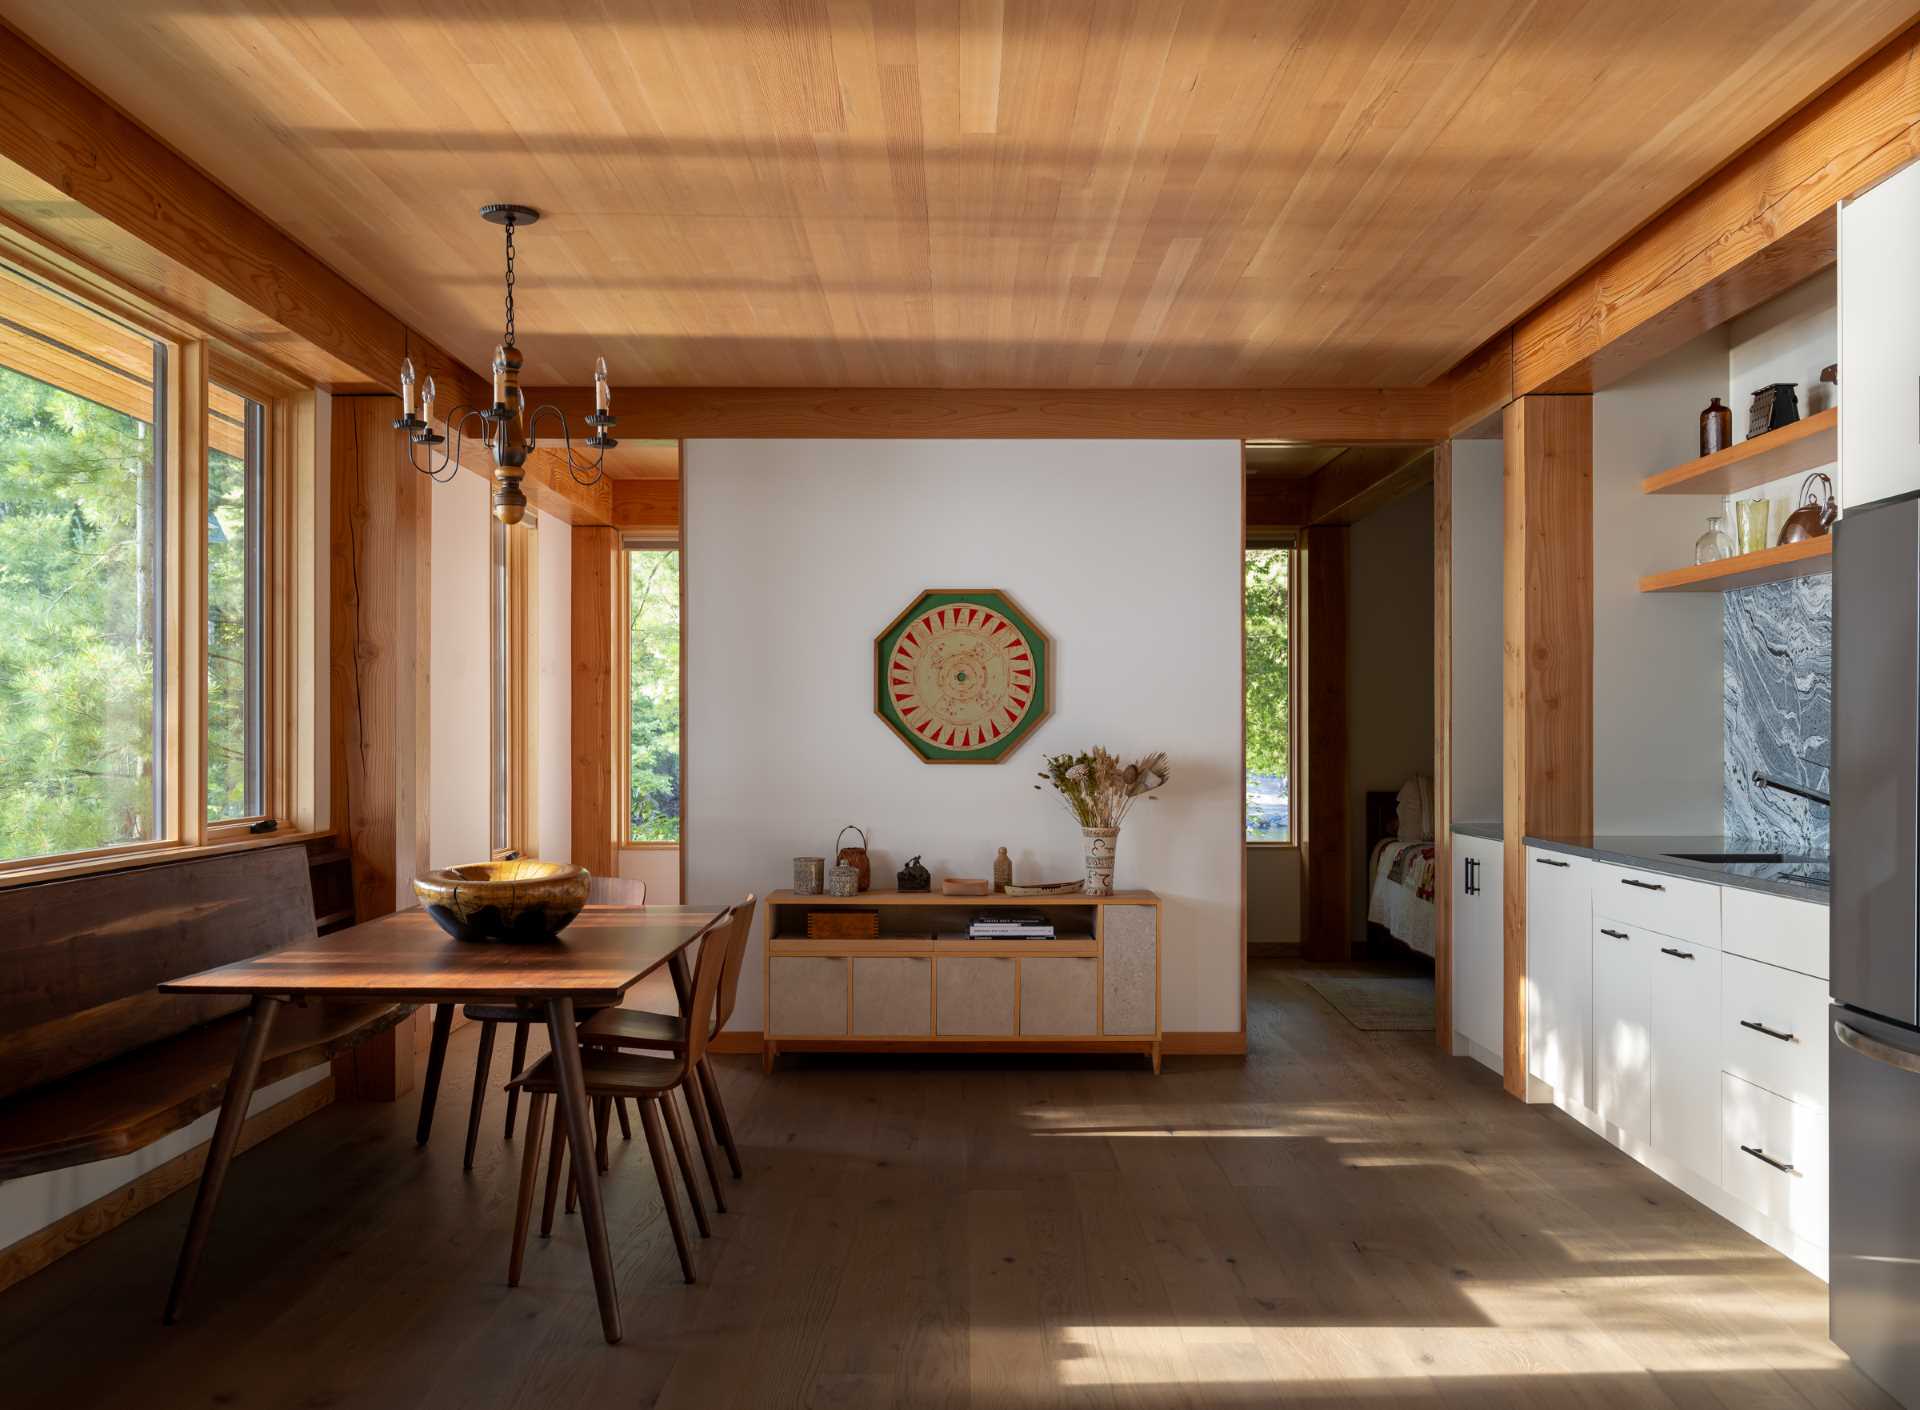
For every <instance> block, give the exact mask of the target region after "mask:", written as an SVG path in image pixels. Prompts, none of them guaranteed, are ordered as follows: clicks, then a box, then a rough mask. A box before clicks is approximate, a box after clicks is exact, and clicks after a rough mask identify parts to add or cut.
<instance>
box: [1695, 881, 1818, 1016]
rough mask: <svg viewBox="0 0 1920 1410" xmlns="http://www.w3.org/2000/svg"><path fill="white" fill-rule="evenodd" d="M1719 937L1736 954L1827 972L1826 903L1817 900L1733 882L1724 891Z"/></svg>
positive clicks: (1785, 966) (1806, 971) (1784, 966)
mask: <svg viewBox="0 0 1920 1410" xmlns="http://www.w3.org/2000/svg"><path fill="white" fill-rule="evenodd" d="M1720 937H1721V938H1720V948H1721V949H1723V950H1727V951H1729V952H1731V953H1733V954H1736V955H1745V956H1747V958H1749V959H1755V960H1760V961H1761V962H1763V963H1765V964H1772V965H1779V966H1780V967H1781V968H1782V969H1797V970H1799V971H1800V973H1802V974H1812V975H1817V976H1818V977H1819V978H1821V979H1825V978H1826V977H1827V908H1826V907H1825V906H1822V905H1819V904H1818V903H1816V902H1813V901H1792V900H1789V899H1787V898H1786V897H1785V896H1769V895H1766V894H1765V893H1764V892H1760V891H1744V890H1741V889H1740V888H1738V887H1734V886H1729V887H1727V888H1726V889H1725V890H1724V891H1722V893H1721V896H1720ZM1822 992H1823V993H1824V992H1825V991H1824V990H1823V991H1822Z"/></svg>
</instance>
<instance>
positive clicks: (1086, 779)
mask: <svg viewBox="0 0 1920 1410" xmlns="http://www.w3.org/2000/svg"><path fill="white" fill-rule="evenodd" d="M1171 774H1172V767H1171V766H1170V765H1169V764H1168V763H1167V756H1166V755H1165V754H1162V753H1153V754H1148V755H1146V756H1145V757H1143V758H1140V759H1136V760H1135V761H1134V762H1133V763H1131V764H1122V763H1121V762H1120V761H1119V760H1118V759H1116V758H1114V756H1113V755H1111V754H1109V753H1108V752H1107V751H1106V750H1104V749H1102V748H1100V747H1099V746H1098V745H1095V746H1094V747H1093V748H1092V749H1090V750H1088V751H1087V752H1086V753H1084V754H1049V755H1048V756H1047V767H1046V771H1045V772H1043V773H1042V774H1041V775H1040V777H1041V778H1043V779H1045V780H1047V782H1048V783H1051V784H1052V785H1053V787H1054V790H1055V791H1056V792H1057V793H1058V794H1059V795H1060V799H1061V801H1062V803H1064V804H1065V806H1066V809H1067V811H1068V812H1069V813H1071V814H1073V818H1074V821H1076V822H1077V823H1079V824H1080V826H1082V827H1096V828H1102V827H1118V826H1120V820H1121V819H1122V818H1124V817H1125V816H1126V815H1127V809H1129V808H1131V807H1132V806H1133V800H1134V799H1136V798H1145V797H1146V796H1147V795H1148V794H1150V793H1152V792H1153V791H1154V790H1155V789H1156V788H1159V787H1160V786H1161V785H1162V784H1164V783H1165V782H1166V781H1167V779H1168V778H1169V777H1170V776H1171ZM1034 788H1035V790H1037V791H1039V792H1043V793H1044V792H1045V791H1046V790H1045V789H1044V788H1042V787H1041V786H1040V785H1039V784H1037V783H1036V784H1035V785H1034ZM1149 801H1150V802H1158V801H1159V800H1158V799H1149Z"/></svg>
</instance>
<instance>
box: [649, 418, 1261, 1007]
mask: <svg viewBox="0 0 1920 1410" xmlns="http://www.w3.org/2000/svg"><path fill="white" fill-rule="evenodd" d="M684 474H685V496H686V499H685V505H686V507H685V521H684V522H685V526H686V528H685V534H686V549H687V560H686V571H687V580H686V581H687V612H686V622H685V627H684V630H685V632H686V658H685V659H686V682H687V685H686V689H687V721H686V750H687V773H686V778H687V790H686V798H687V804H686V808H687V819H686V826H687V833H686V854H687V879H688V892H689V895H690V897H691V898H692V899H693V900H696V901H699V902H702V903H705V902H719V901H725V900H729V899H732V898H735V897H737V896H739V895H741V894H742V893H743V892H746V891H749V890H752V891H756V892H760V893H763V894H764V893H765V892H767V891H768V890H771V889H773V888H775V887H779V886H785V885H787V884H788V883H789V881H790V879H791V871H792V867H791V859H792V858H793V857H794V856H796V855H820V854H822V853H824V852H825V851H826V850H827V848H828V846H829V845H830V843H831V842H832V840H833V836H834V833H835V831H836V830H837V829H838V828H839V827H840V826H841V824H843V823H847V822H857V823H859V824H861V825H862V826H864V827H866V828H867V829H868V831H869V835H870V837H871V839H872V845H873V848H874V851H875V858H874V871H875V874H876V875H877V876H879V877H882V878H886V877H890V876H891V875H892V873H893V872H894V871H895V870H896V869H897V868H898V867H899V866H900V864H901V863H902V862H903V861H904V860H905V859H906V858H907V857H908V856H909V855H911V854H913V853H921V854H923V855H924V856H925V858H926V862H927V865H928V866H929V867H930V868H931V869H932V870H933V871H934V873H935V875H936V876H938V875H940V874H942V873H949V874H952V873H959V874H965V875H973V876H980V875H985V874H986V871H987V869H988V867H989V865H990V864H991V862H992V858H993V853H994V849H995V847H998V846H1005V847H1007V848H1008V849H1009V851H1010V852H1011V853H1012V855H1013V859H1014V867H1015V875H1016V876H1023V877H1036V878H1037V877H1048V878H1057V877H1065V876H1075V875H1078V874H1079V873H1080V871H1081V870H1082V853H1081V839H1080V834H1079V829H1078V828H1077V827H1076V826H1075V825H1074V824H1073V823H1072V822H1071V820H1070V819H1068V818H1067V817H1066V815H1065V814H1064V813H1063V812H1062V811H1061V810H1060V808H1059V806H1058V805H1057V803H1056V802H1055V801H1054V800H1053V799H1051V798H1050V797H1047V796H1044V795H1042V794H1040V793H1037V792H1035V791H1034V789H1033V784H1034V783H1035V782H1036V780H1035V778H1034V774H1035V772H1036V771H1037V770H1038V769H1039V768H1040V764H1041V755H1042V754H1044V753H1049V752H1061V751H1064V750H1068V749H1076V750H1077V749H1081V748H1085V747H1088V746H1090V745H1094V744H1105V745H1106V746H1107V747H1108V748H1110V749H1113V750H1115V751H1116V752H1120V753H1140V752H1145V751H1147V750H1152V749H1164V750H1166V751H1167V753H1168V754H1169V755H1170V756H1171V758H1172V762H1173V782H1172V783H1171V784H1170V785H1169V787H1168V788H1167V789H1166V790H1165V798H1164V801H1162V802H1160V803H1157V804H1141V805H1139V806H1137V807H1136V808H1135V809H1134V811H1133V814H1132V816H1131V817H1130V818H1129V819H1128V822H1127V827H1126V831H1125V833H1124V834H1123V835H1122V837H1121V840H1120V851H1119V873H1118V882H1119V884H1120V885H1122V886H1145V887H1150V888H1152V889H1154V890H1156V891H1158V892H1160V893H1161V894H1162V896H1163V897H1165V899H1166V915H1165V928H1164V937H1165V950H1164V954H1163V964H1162V1018H1163V1022H1164V1025H1165V1027H1166V1028H1168V1029H1170V1030H1205V1031H1222V1030H1234V1029H1238V1028H1239V1026H1240V1020H1241V1003H1240V970H1241V950H1240V865H1241V853H1242V849H1243V836H1244V827H1245V820H1244V818H1243V815H1242V807H1243V798H1242V790H1243V782H1242V779H1243V775H1242V767H1243V765H1242V744H1241V731H1242V721H1241V710H1242V701H1241V663H1240V638H1241V624H1240V577H1241V534H1242V530H1241V514H1240V498H1241V487H1240V478H1241V457H1240V447H1239V445H1238V444H1237V443H1236V442H1232V441H964V440H944V441H881V440H873V441H777V440H755V441H724V440H711V441H692V442H689V443H688V444H687V448H686V459H685V462H684ZM956 585H957V586H984V587H999V588H1003V589H1005V590H1006V591H1007V592H1009V593H1010V594H1011V595H1012V596H1013V597H1014V599H1015V600H1016V601H1017V602H1019V604H1020V605H1021V606H1022V607H1024V608H1025V609H1026V610H1027V611H1028V612H1029V613H1031V614H1032V615H1033V617H1034V619H1035V620H1036V621H1037V622H1038V624H1039V625H1040V626H1041V627H1042V628H1044V629H1045V630H1046V631H1047V633H1048V634H1049V635H1050V636H1051V637H1052V639H1053V642H1054V650H1055V660H1054V679H1053V691H1054V704H1053V714H1052V717H1051V718H1050V719H1048V720H1047V721H1046V722H1045V723H1044V724H1042V725H1041V726H1040V727H1039V728H1038V729H1036V730H1035V731H1034V733H1033V735H1032V736H1031V737H1029V738H1028V739H1027V741H1026V742H1025V743H1024V744H1023V745H1022V746H1021V748H1020V749H1019V750H1018V751H1017V752H1016V753H1015V754H1014V755H1013V756H1012V757H1011V758H1010V759H1008V760H1007V761H1006V762H1004V763H1003V764H1000V765H997V766H980V767H944V768H943V767H933V766H930V765H927V764H924V763H922V762H921V761H920V760H919V759H918V758H916V757H915V756H914V755H913V754H912V753H911V752H910V751H909V750H908V749H907V747H906V746H905V745H904V744H902V743H901V742H900V741H899V740H898V739H897V738H896V737H895V736H894V735H893V734H892V733H891V732H890V731H889V730H888V729H887V727H886V726H885V725H883V724H882V723H881V722H880V720H879V719H878V718H877V717H876V716H875V714H874V711H873V639H874V636H875V635H876V634H877V633H878V632H880V631H881V630H882V629H883V628H884V627H885V626H886V625H887V623H888V622H890V621H891V620H892V619H893V618H894V616H895V615H896V614H897V613H898V612H899V611H900V610H901V609H902V608H903V607H905V606H906V605H907V603H908V602H909V601H911V600H912V598H913V597H914V595H915V594H917V593H918V592H919V591H921V590H922V589H923V588H928V587H950V586H956ZM761 919H762V921H764V916H762V917H761ZM760 929H762V927H761V926H756V932H758V931H759V930H760ZM760 990H761V984H760V963H759V947H758V945H757V943H756V945H755V948H754V952H753V954H752V955H751V956H750V958H749V962H748V965H747V968H746V974H745V977H744V978H743V980H742V983H741V986H740V997H739V1004H738V1007H737V1009H736V1010H735V1014H734V1019H733V1026H734V1027H736V1028H740V1029H749V1030H751V1029H757V1028H759V1027H760V1022H761V1019H760V1013H761V992H760Z"/></svg>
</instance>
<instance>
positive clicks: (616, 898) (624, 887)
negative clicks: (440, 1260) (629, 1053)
mask: <svg viewBox="0 0 1920 1410" xmlns="http://www.w3.org/2000/svg"><path fill="white" fill-rule="evenodd" d="M646 903H647V883H646V882H644V881H630V880H628V879H627V878H626V877H623V876H595V877H590V878H588V881H587V906H588V908H589V909H591V908H592V907H595V906H644V905H646ZM461 1012H462V1013H463V1014H464V1015H465V1016H466V1018H467V1021H468V1022H470V1023H478V1024H479V1025H480V1044H479V1048H478V1049H477V1051H476V1052H475V1054H474V1059H473V1097H472V1101H471V1103H470V1105H469V1106H468V1108H467V1147H466V1152H465V1154H464V1155H463V1156H462V1158H461V1168H462V1169H463V1170H471V1169H473V1152H474V1148H475V1146H476V1145H478V1144H479V1140H480V1113H481V1112H482V1110H484V1109H485V1107H486V1103H487V1087H488V1086H489V1085H490V1083H491V1081H492V1069H493V1042H494V1037H495V1034H496V1030H497V1029H498V1028H499V1026H500V1025H501V1024H503V1023H511V1024H512V1025H513V1064H512V1067H511V1069H510V1072H509V1075H511V1074H512V1073H516V1072H519V1071H520V1070H521V1069H522V1068H524V1067H525V1066H526V1065H527V1035H528V1033H529V1032H530V1028H529V1025H531V1024H540V1023H544V1022H545V1020H544V1019H542V1018H541V1017H540V1016H539V1015H537V1014H534V1013H532V1012H531V1011H529V1010H527V1009H522V1008H519V1007H517V1006H515V1005H513V1004H468V1005H467V1006H466V1007H465V1008H464V1009H462V1010H461ZM596 1012H598V1010H596V1009H586V1010H583V1011H582V1012H581V1014H580V1018H581V1021H582V1022H585V1021H586V1020H587V1019H588V1018H590V1017H591V1016H592V1015H593V1014H594V1013H596ZM451 1027H452V1013H451V1011H449V1013H448V1022H447V1024H446V1025H445V1029H443V1027H442V1025H441V1023H440V1019H439V1015H438V1014H436V1015H435V1016H434V1030H433V1045H432V1047H430V1048H429V1049H428V1052H427V1077H426V1083H425V1085H424V1088H423V1089H422V1091H421V1093H420V1124H419V1131H418V1134H417V1139H418V1141H419V1143H420V1144H421V1145H423V1146H424V1145H425V1144H426V1143H427V1134H428V1132H429V1131H430V1130H431V1129H432V1126H433V1106H434V1102H435V1101H436V1100H438V1098H439V1095H440V1070H441V1067H442V1065H443V1064H444V1061H445V1057H446V1049H447V1031H450V1030H451ZM519 1105H520V1093H519V1091H518V1090H517V1089H515V1088H512V1087H509V1088H508V1089H507V1126H506V1138H507V1139H508V1140H509V1141H511V1140H512V1139H513V1124H514V1117H515V1115H516V1114H517V1108H518V1107H519ZM619 1116H620V1131H621V1134H622V1135H624V1136H625V1137H626V1138H627V1139H628V1140H632V1139H633V1128H632V1127H631V1126H629V1125H628V1123H627V1108H626V1104H625V1103H621V1105H620V1107H619ZM602 1144H603V1145H604V1142H603V1143H602Z"/></svg>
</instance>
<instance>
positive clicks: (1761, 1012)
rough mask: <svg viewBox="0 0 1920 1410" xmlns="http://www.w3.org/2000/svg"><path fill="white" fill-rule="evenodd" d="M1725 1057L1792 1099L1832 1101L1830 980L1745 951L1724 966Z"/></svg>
mask: <svg viewBox="0 0 1920 1410" xmlns="http://www.w3.org/2000/svg"><path fill="white" fill-rule="evenodd" d="M1720 1014H1721V1019H1720V1061H1721V1065H1722V1066H1723V1067H1724V1068H1725V1069H1726V1070H1727V1071H1728V1072H1731V1073H1732V1074H1733V1075H1734V1076H1736V1077H1740V1078H1744V1079H1745V1080H1746V1081H1748V1082H1751V1083H1753V1084H1755V1085H1756V1086H1760V1087H1764V1088H1766V1089H1767V1090H1768V1091H1769V1092H1774V1093H1777V1094H1778V1095H1780V1096H1783V1097H1785V1098H1786V1099H1787V1100H1789V1101H1793V1102H1800V1103H1803V1104H1805V1105H1808V1106H1817V1107H1824V1106H1826V1104H1827V981H1826V980H1824V979H1813V978H1810V977H1809V976H1807V975H1804V974H1796V973H1794V972H1793V971H1792V970H1790V969H1777V968H1775V967H1774V966H1773V965H1769V964H1761V963H1759V962H1758V961H1756V960H1749V959H1745V958H1743V957H1742V956H1740V955H1727V956H1725V957H1724V959H1723V960H1722V962H1721V966H1720Z"/></svg>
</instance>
